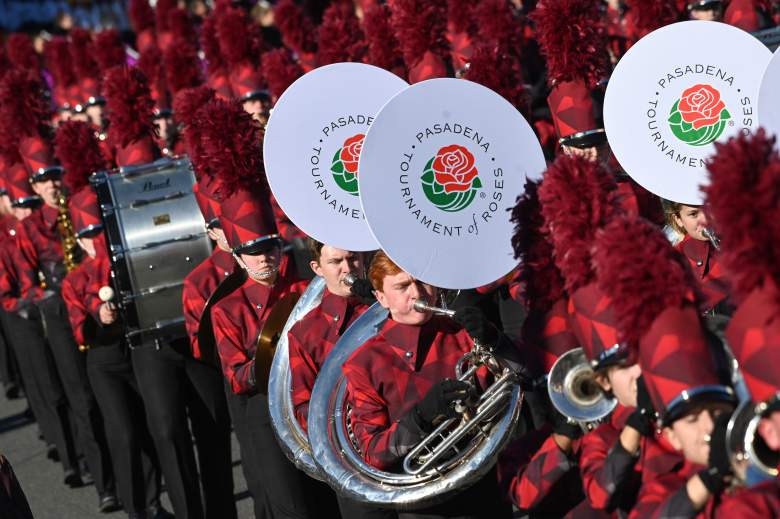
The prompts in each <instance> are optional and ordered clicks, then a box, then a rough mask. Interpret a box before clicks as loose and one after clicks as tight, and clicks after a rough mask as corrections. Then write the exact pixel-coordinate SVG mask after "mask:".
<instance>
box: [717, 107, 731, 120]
mask: <svg viewBox="0 0 780 519" xmlns="http://www.w3.org/2000/svg"><path fill="white" fill-rule="evenodd" d="M729 119H731V114H730V113H729V111H728V110H726V109H725V108H724V109H723V111H722V112H721V113H720V120H721V121H728V120H729Z"/></svg>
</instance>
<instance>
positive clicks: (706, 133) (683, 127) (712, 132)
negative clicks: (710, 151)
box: [669, 100, 731, 146]
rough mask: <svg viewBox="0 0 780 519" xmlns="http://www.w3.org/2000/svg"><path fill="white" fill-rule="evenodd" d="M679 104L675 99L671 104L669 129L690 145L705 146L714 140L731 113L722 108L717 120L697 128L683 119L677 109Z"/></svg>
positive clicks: (723, 128) (723, 127) (724, 127)
mask: <svg viewBox="0 0 780 519" xmlns="http://www.w3.org/2000/svg"><path fill="white" fill-rule="evenodd" d="M679 104H680V101H679V100H677V101H676V102H675V103H674V106H672V110H671V113H670V115H669V129H670V130H672V133H673V134H674V136H675V137H677V138H678V139H680V140H681V141H683V142H684V143H686V144H689V145H691V146H706V145H707V144H710V143H712V142H713V141H715V140H716V139H717V138H718V137H720V136H721V134H723V131H724V130H725V129H726V122H727V121H728V120H729V119H731V114H730V113H729V111H728V110H726V109H725V108H724V109H723V111H721V113H720V119H719V120H718V121H717V122H715V123H713V124H711V125H709V126H702V127H701V128H699V129H698V130H697V129H695V128H694V127H693V125H692V124H690V123H687V122H685V121H684V120H683V118H682V114H681V113H680V111H679V110H678V105H679Z"/></svg>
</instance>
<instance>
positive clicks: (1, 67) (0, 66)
mask: <svg viewBox="0 0 780 519" xmlns="http://www.w3.org/2000/svg"><path fill="white" fill-rule="evenodd" d="M12 66H13V65H11V60H9V59H8V53H6V51H5V47H3V46H2V45H0V79H2V77H3V76H5V73H6V72H8V71H9V70H11V67H12Z"/></svg>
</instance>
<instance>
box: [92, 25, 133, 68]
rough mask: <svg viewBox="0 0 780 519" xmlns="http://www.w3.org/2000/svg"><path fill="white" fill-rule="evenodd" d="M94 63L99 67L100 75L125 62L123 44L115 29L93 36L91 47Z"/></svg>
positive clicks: (125, 55) (125, 56)
mask: <svg viewBox="0 0 780 519" xmlns="http://www.w3.org/2000/svg"><path fill="white" fill-rule="evenodd" d="M93 52H94V56H95V61H97V64H98V66H99V67H100V71H101V75H102V74H103V73H105V72H106V71H107V70H108V69H110V68H111V67H115V66H117V65H123V64H124V63H125V61H126V60H127V54H126V52H125V44H124V43H122V39H121V38H120V36H119V32H118V31H117V30H116V29H106V30H105V31H100V32H99V33H97V35H96V36H95V42H94V45H93Z"/></svg>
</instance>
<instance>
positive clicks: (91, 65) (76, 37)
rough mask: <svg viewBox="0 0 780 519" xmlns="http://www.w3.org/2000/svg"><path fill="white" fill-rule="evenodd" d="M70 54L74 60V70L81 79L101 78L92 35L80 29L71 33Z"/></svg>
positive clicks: (75, 29) (77, 28)
mask: <svg viewBox="0 0 780 519" xmlns="http://www.w3.org/2000/svg"><path fill="white" fill-rule="evenodd" d="M70 42H71V43H70V53H71V56H72V58H73V68H74V70H75V72H76V75H77V76H78V77H80V78H95V79H97V78H99V77H100V68H99V66H98V63H97V61H95V58H94V57H93V55H92V51H93V42H92V35H91V34H90V33H89V31H87V30H86V29H82V28H80V27H76V28H74V29H73V30H72V31H70Z"/></svg>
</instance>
